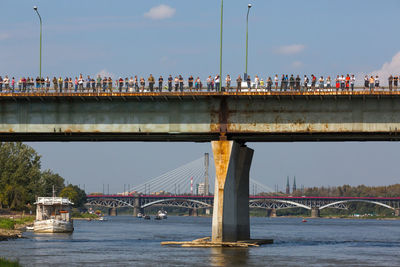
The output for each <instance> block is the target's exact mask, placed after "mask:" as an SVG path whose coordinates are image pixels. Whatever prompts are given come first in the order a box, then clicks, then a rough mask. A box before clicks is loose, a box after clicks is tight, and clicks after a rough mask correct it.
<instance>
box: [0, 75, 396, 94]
mask: <svg viewBox="0 0 400 267" xmlns="http://www.w3.org/2000/svg"><path fill="white" fill-rule="evenodd" d="M399 79H400V76H393V75H390V77H389V78H388V89H389V90H390V91H391V90H393V89H394V90H396V89H398V86H399ZM355 85H356V78H355V75H353V74H351V75H350V74H347V75H337V76H336V78H334V79H333V78H331V77H330V76H327V77H325V78H324V77H323V76H320V77H319V78H318V77H317V76H315V75H313V74H312V75H311V76H310V77H308V76H307V75H304V77H300V75H296V76H294V75H293V74H292V75H290V76H289V75H284V74H282V75H281V76H280V77H279V76H278V75H275V76H273V77H268V78H266V79H265V80H264V79H262V78H259V76H258V75H255V76H254V79H252V78H251V77H250V75H247V77H243V78H242V76H241V75H239V76H238V77H237V78H236V79H234V80H233V81H232V78H231V76H230V75H227V76H226V77H225V81H224V82H223V81H222V79H221V77H219V75H218V74H217V75H215V76H214V77H212V76H211V75H210V76H208V77H207V79H206V80H205V84H203V82H202V80H201V79H200V77H198V76H197V77H196V78H194V77H193V76H192V75H190V76H189V77H188V78H187V79H186V80H185V79H184V78H183V77H182V75H178V76H175V77H173V76H172V75H169V76H168V77H167V78H166V79H165V80H164V78H163V76H159V77H158V78H156V77H154V76H153V75H152V74H150V76H149V77H147V78H144V77H140V78H139V77H138V76H131V77H130V78H128V77H126V78H122V77H120V78H118V79H115V80H113V79H112V78H111V77H101V76H100V75H97V77H90V76H87V77H86V78H84V77H83V75H82V74H80V75H79V76H77V77H75V78H74V79H73V78H71V77H65V78H62V77H59V78H57V77H53V78H52V79H50V78H49V77H46V78H40V77H36V78H33V77H27V78H25V77H22V78H20V79H18V80H16V79H15V78H14V77H11V78H9V77H8V76H7V75H6V76H5V77H4V78H2V76H0V92H51V91H53V92H57V93H72V92H76V93H78V92H81V93H83V92H94V93H95V92H99V93H100V92H120V93H122V92H127V93H128V92H163V91H167V92H183V91H189V92H192V91H194V92H196V91H197V92H199V91H201V90H205V89H206V90H207V91H209V92H211V91H217V92H219V91H233V92H234V91H236V92H241V91H243V90H244V89H246V90H256V91H269V92H272V91H275V92H286V91H303V92H304V91H335V90H336V91H354V90H355V88H356V86H355ZM361 89H363V90H370V91H374V90H375V89H385V88H384V87H382V86H381V84H380V79H379V77H378V76H377V75H376V76H367V75H366V76H365V77H364V88H362V87H361Z"/></svg>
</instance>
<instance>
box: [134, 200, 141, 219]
mask: <svg viewBox="0 0 400 267" xmlns="http://www.w3.org/2000/svg"><path fill="white" fill-rule="evenodd" d="M139 213H143V212H142V211H141V208H140V204H139V197H135V200H134V202H133V216H135V217H136V216H137V215H138V214H139Z"/></svg>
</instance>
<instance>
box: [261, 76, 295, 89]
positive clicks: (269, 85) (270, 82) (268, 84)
mask: <svg viewBox="0 0 400 267" xmlns="http://www.w3.org/2000/svg"><path fill="white" fill-rule="evenodd" d="M299 79H300V78H299ZM299 86H300V82H299ZM267 90H268V92H271V90H272V79H271V77H268V79H267Z"/></svg>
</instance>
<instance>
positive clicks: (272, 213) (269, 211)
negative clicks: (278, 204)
mask: <svg viewBox="0 0 400 267" xmlns="http://www.w3.org/2000/svg"><path fill="white" fill-rule="evenodd" d="M267 217H276V209H267Z"/></svg>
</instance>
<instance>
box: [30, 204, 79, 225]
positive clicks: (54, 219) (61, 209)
mask: <svg viewBox="0 0 400 267" xmlns="http://www.w3.org/2000/svg"><path fill="white" fill-rule="evenodd" d="M35 204H36V205H37V207H36V220H35V222H34V224H33V231H34V232H36V233H71V232H73V231H74V224H73V221H72V219H71V216H70V207H71V205H73V203H72V202H71V201H69V199H68V198H62V197H39V198H38V199H37V201H36V203H35Z"/></svg>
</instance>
